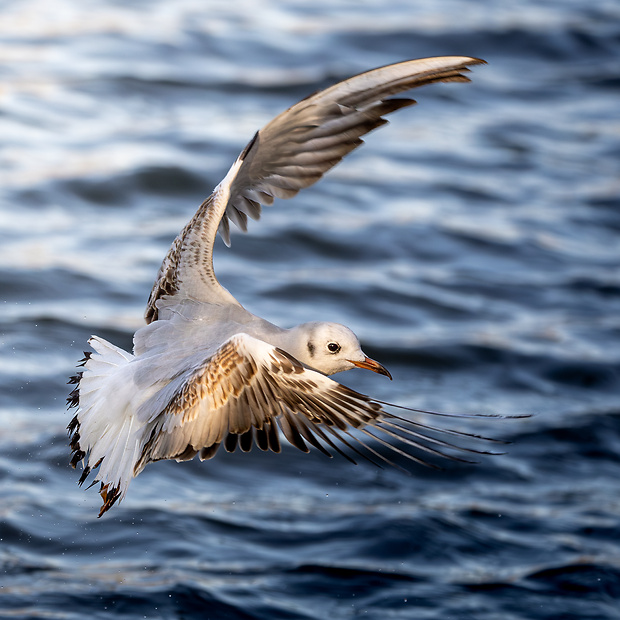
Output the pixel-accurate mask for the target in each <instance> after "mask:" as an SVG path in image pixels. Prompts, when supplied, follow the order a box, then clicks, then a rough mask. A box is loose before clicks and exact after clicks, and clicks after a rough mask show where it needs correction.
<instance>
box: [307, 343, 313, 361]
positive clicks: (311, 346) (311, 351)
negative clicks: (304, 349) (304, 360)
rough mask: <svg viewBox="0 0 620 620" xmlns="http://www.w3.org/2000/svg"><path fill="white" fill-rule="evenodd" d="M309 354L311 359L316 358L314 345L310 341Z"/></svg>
mask: <svg viewBox="0 0 620 620" xmlns="http://www.w3.org/2000/svg"><path fill="white" fill-rule="evenodd" d="M308 353H310V357H314V345H313V344H312V343H311V342H310V341H309V340H308Z"/></svg>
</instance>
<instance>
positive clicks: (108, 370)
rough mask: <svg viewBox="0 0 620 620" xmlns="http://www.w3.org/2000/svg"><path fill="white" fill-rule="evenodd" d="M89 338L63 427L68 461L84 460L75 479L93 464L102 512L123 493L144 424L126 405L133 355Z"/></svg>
mask: <svg viewBox="0 0 620 620" xmlns="http://www.w3.org/2000/svg"><path fill="white" fill-rule="evenodd" d="M88 343H89V344H90V346H91V347H92V349H93V351H92V352H86V353H85V357H84V359H83V360H82V361H81V364H80V365H81V366H83V367H84V370H83V371H81V372H78V373H77V375H76V376H75V377H72V378H71V380H70V381H69V382H70V383H74V384H76V387H75V389H74V390H73V392H71V394H70V395H69V398H68V399H67V401H68V405H69V407H77V408H78V410H77V413H76V415H75V417H74V418H73V420H72V421H71V422H70V423H69V426H68V427H67V428H68V430H69V434H70V435H71V449H72V451H73V457H72V459H71V465H72V466H73V467H74V468H75V467H76V465H77V463H78V462H79V461H82V463H83V472H82V475H81V477H80V480H79V484H80V485H81V484H83V483H84V481H85V480H86V479H87V478H88V475H89V474H90V473H91V470H93V469H96V468H98V471H97V474H96V477H95V479H94V481H93V483H92V484H95V483H97V482H101V488H100V491H99V492H100V493H101V497H102V499H103V506H102V507H101V511H100V513H99V516H101V515H102V514H103V513H104V512H105V511H106V510H108V509H109V508H111V507H112V506H113V505H114V503H115V502H116V501H117V500H121V499H122V498H123V497H124V496H125V493H126V492H127V488H128V486H129V483H130V482H131V479H132V478H133V476H134V466H135V463H136V462H137V460H138V459H139V457H140V451H141V449H142V445H143V442H144V439H143V438H144V428H143V424H141V423H139V421H138V419H137V417H136V415H135V412H134V411H133V407H132V404H131V400H132V394H133V392H134V390H133V378H132V377H133V374H132V372H131V371H130V368H129V364H130V362H131V361H132V360H133V359H135V358H134V356H133V355H132V354H131V353H127V352H126V351H123V350H122V349H119V348H118V347H115V346H114V345H112V344H110V343H109V342H106V341H105V340H103V339H101V338H98V337H97V336H93V337H92V338H91V339H90V340H89V341H88ZM91 486H92V485H91Z"/></svg>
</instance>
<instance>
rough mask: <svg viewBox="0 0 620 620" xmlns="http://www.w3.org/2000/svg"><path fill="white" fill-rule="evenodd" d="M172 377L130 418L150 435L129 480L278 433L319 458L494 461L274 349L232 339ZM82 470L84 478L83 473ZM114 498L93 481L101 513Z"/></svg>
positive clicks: (267, 446)
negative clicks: (164, 462) (159, 465)
mask: <svg viewBox="0 0 620 620" xmlns="http://www.w3.org/2000/svg"><path fill="white" fill-rule="evenodd" d="M178 379H179V380H173V381H172V382H171V383H170V384H169V386H167V387H166V388H164V389H163V390H161V391H160V392H158V393H157V394H156V395H155V396H154V397H152V398H151V399H150V400H148V401H146V403H144V404H143V405H142V406H141V408H140V409H139V410H138V412H137V416H138V418H139V419H140V424H141V425H144V428H148V429H149V436H148V438H145V443H144V447H143V449H142V453H141V455H140V457H139V458H138V459H137V461H136V463H135V466H134V470H133V475H134V476H136V475H138V473H140V471H142V469H143V468H144V467H145V466H146V465H147V464H148V463H150V462H152V461H158V460H161V459H176V460H178V461H183V460H189V459H192V458H194V456H196V455H197V454H198V455H199V456H200V458H201V459H203V460H204V459H209V458H211V457H213V456H214V455H215V453H216V452H217V450H218V448H219V447H220V445H223V446H224V448H225V449H226V450H227V451H229V452H232V451H234V450H235V449H236V447H237V446H239V447H240V448H241V450H243V451H245V452H249V451H250V449H251V448H252V446H253V445H254V444H256V445H257V446H258V447H259V448H260V449H261V450H271V451H273V452H280V434H279V431H278V429H280V430H281V431H282V434H283V435H284V437H285V438H286V439H287V440H288V441H289V443H291V444H292V445H293V446H295V447H296V448H298V449H299V450H302V451H303V452H308V451H309V446H313V447H315V448H317V449H318V450H320V451H321V452H322V453H324V454H325V455H327V456H330V457H331V456H332V452H336V453H338V454H340V455H342V456H344V457H345V458H346V459H348V460H349V461H351V462H353V463H355V458H356V457H361V458H364V459H367V460H370V461H372V462H374V463H375V464H377V465H380V463H378V462H377V461H380V462H385V463H388V464H390V465H394V466H396V467H399V466H398V465H397V464H395V463H394V462H393V461H392V460H391V459H390V457H389V456H388V454H389V453H390V452H391V453H392V454H398V455H401V456H403V457H406V458H408V459H410V460H412V461H415V462H416V463H421V464H424V465H429V466H431V467H436V465H434V464H433V458H434V457H445V458H448V459H452V460H457V461H465V462H471V461H468V460H467V459H466V458H463V457H461V456H459V452H460V453H476V454H493V452H488V451H486V450H480V449H477V448H474V447H471V445H459V443H453V442H452V441H449V440H447V437H450V438H452V437H454V438H456V441H457V442H458V441H459V440H464V441H465V443H466V444H471V442H472V441H473V440H485V441H494V440H490V439H487V438H484V437H480V436H477V435H472V434H470V433H464V432H461V431H456V430H451V429H441V428H436V427H433V426H429V425H426V424H423V423H421V422H419V421H416V420H413V419H410V418H405V417H403V416H398V415H395V414H393V413H390V412H388V411H387V410H386V407H395V405H389V404H388V403H383V402H381V401H377V400H375V399H372V398H370V397H368V396H364V395H363V394H360V393H358V392H356V391H354V390H352V389H350V388H348V387H345V386H344V385H341V384H339V383H337V382H336V381H334V380H332V379H330V378H329V377H327V376H325V375H322V374H321V373H318V372H316V371H314V370H309V369H307V368H305V367H304V366H302V365H301V364H300V363H299V362H298V361H297V360H296V359H295V358H293V357H291V356H290V355H289V354H288V353H286V352H285V351H283V350H282V349H279V348H276V347H274V346H272V345H270V344H267V343H265V342H263V341H262V340H258V339H256V338H253V337H251V336H249V335H247V334H242V333H240V334H236V335H235V336H233V337H232V338H230V339H229V340H227V341H226V342H225V343H224V344H223V345H222V346H221V347H220V348H219V349H218V350H217V351H216V352H215V353H214V354H213V355H211V356H210V357H209V358H208V359H207V360H206V361H205V362H204V363H203V364H202V365H200V366H199V367H197V368H195V369H193V370H191V371H190V372H188V373H186V374H183V375H179V376H178ZM400 409H404V408H403V407H400ZM410 411H416V410H413V409H411V410H410ZM422 413H430V412H422ZM433 415H442V414H433ZM429 456H430V460H427V457H429ZM97 465H98V464H96V465H94V466H93V467H96V466H97ZM85 471H86V472H90V467H87V468H86V469H85ZM86 475H88V474H86ZM84 477H85V476H83V478H84ZM106 482H107V481H106ZM121 496H122V489H121V488H120V486H119V487H114V488H110V485H108V484H107V483H106V484H104V483H103V482H102V497H103V500H104V505H103V507H102V509H101V513H100V514H103V513H104V512H105V511H106V510H108V509H109V508H110V507H111V506H112V505H113V504H114V503H115V502H116V500H117V499H118V498H119V497H121Z"/></svg>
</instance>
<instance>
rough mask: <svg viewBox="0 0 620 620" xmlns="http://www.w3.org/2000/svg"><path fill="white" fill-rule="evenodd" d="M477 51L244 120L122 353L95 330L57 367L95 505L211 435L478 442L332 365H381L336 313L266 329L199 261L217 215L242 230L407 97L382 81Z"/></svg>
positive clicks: (420, 446)
mask: <svg viewBox="0 0 620 620" xmlns="http://www.w3.org/2000/svg"><path fill="white" fill-rule="evenodd" d="M482 62H483V61H482V60H479V59H475V58H467V57H458V56H446V57H435V58H425V59H420V60H410V61H406V62H401V63H397V64H393V65H388V66H385V67H381V68H378V69H374V70H372V71H368V72H365V73H362V74H359V75H356V76H354V77H352V78H350V79H348V80H344V81H342V82H339V83H338V84H335V85H334V86H331V87H329V88H327V89H325V90H322V91H320V92H317V93H315V94H314V95H311V96H309V97H307V98H305V99H303V100H302V101H300V102H299V103H297V104H295V105H293V106H292V107H290V108H289V109H288V110H286V111H285V112H283V113H282V114H280V115H279V116H277V117H276V118H275V119H273V120H272V121H271V122H269V123H268V124H267V125H266V126H265V127H263V128H262V129H261V130H260V131H258V132H257V133H256V134H255V135H254V137H253V138H252V140H251V141H250V142H249V144H248V145H247V146H246V147H245V148H244V149H243V151H242V153H241V155H239V157H238V158H237V160H236V161H235V162H234V163H233V165H232V167H231V168H230V170H229V171H228V173H227V174H226V176H225V177H224V179H223V180H222V181H221V182H220V183H219V185H218V186H217V187H216V188H215V189H214V190H213V193H212V194H211V195H210V196H209V197H208V198H207V199H206V200H205V201H204V202H203V203H202V205H200V207H199V209H198V211H197V212H196V214H195V215H194V217H193V218H192V219H191V220H190V222H189V223H188V224H187V226H185V228H184V229H183V230H182V231H181V233H180V234H179V236H178V237H177V238H176V239H175V240H174V242H173V243H172V246H171V248H170V250H169V252H168V254H167V255H166V257H165V259H164V261H163V263H162V265H161V267H160V269H159V273H158V274H157V279H156V281H155V284H154V286H153V289H152V291H151V294H150V298H149V300H148V304H147V308H146V314H145V318H146V323H147V324H146V325H145V326H144V327H142V328H141V329H139V330H138V331H137V332H136V333H135V335H134V350H133V353H129V352H127V351H124V350H122V349H120V348H118V347H116V346H114V345H113V344H111V343H109V342H106V341H105V340H103V339H102V338H99V337H97V336H93V337H92V338H90V340H89V341H88V342H89V345H90V347H91V351H89V352H86V353H85V358H84V359H83V360H82V361H81V366H82V367H83V369H82V370H81V371H80V372H78V374H77V375H76V376H75V377H72V379H71V380H70V383H74V384H76V386H75V389H74V390H73V392H72V393H71V394H70V396H69V398H68V404H69V407H76V408H77V413H76V415H75V417H74V418H73V420H72V421H71V422H70V424H69V426H68V430H69V434H70V435H71V449H72V453H73V456H72V460H71V464H72V466H73V467H76V465H77V464H78V462H80V461H82V466H83V471H82V475H81V477H80V480H79V482H80V484H82V483H83V482H84V481H85V480H86V479H87V478H88V477H89V475H90V474H91V472H92V473H93V474H94V476H93V477H94V481H93V484H95V483H97V482H100V494H101V497H102V500H103V505H102V507H101V511H100V513H99V516H101V515H102V514H103V513H104V512H106V511H107V510H108V509H109V508H111V507H112V506H113V505H114V504H115V503H116V502H117V501H118V500H121V499H122V498H123V497H124V496H125V494H126V492H127V488H128V486H129V483H130V482H131V479H132V478H133V477H135V476H137V475H138V474H139V473H140V472H141V471H142V470H143V469H144V467H145V466H146V465H147V464H148V463H150V462H153V461H158V460H161V459H175V460H177V461H184V460H189V459H192V458H193V457H194V456H196V455H198V456H199V457H200V459H203V460H204V459H209V458H211V457H213V456H214V454H215V453H216V452H217V450H218V448H219V446H220V445H223V446H224V448H225V449H226V450H227V451H229V452H231V451H233V450H235V448H236V447H237V446H239V447H240V449H241V450H243V451H246V452H247V451H249V450H250V449H251V447H252V445H253V444H254V443H255V444H256V445H257V446H258V448H260V449H261V450H272V451H274V452H279V451H280V442H281V437H282V436H283V437H284V438H286V440H288V442H290V443H291V444H292V445H293V446H295V447H297V448H299V449H300V450H302V451H304V452H308V451H309V446H312V447H314V448H316V449H318V450H320V451H321V452H323V453H325V454H326V455H328V456H332V453H333V452H336V453H339V454H341V455H342V456H344V457H345V458H347V459H348V460H350V461H353V462H355V460H354V458H355V457H358V456H359V457H364V458H368V459H369V460H372V461H373V462H377V461H384V462H388V463H390V464H394V465H396V466H398V465H397V464H395V463H393V462H392V460H391V459H390V458H389V457H388V456H386V453H388V454H389V452H390V451H392V452H393V453H396V454H398V455H401V456H406V457H408V458H409V459H411V460H413V461H415V462H418V463H423V464H431V465H432V457H433V456H442V457H447V458H451V459H455V460H467V459H465V458H463V456H459V454H460V453H459V451H461V453H464V452H474V453H490V452H487V451H486V450H480V449H476V448H472V447H464V446H462V445H460V444H459V441H458V440H459V439H462V440H466V443H468V442H467V440H468V439H469V438H475V439H486V438H480V437H479V436H477V435H474V434H472V433H466V432H463V431H459V430H450V429H445V428H439V429H438V428H435V427H433V426H431V425H428V424H423V423H422V422H420V421H419V420H416V419H413V417H412V416H408V414H407V411H408V412H415V411H417V410H415V409H408V408H406V407H402V406H396V405H390V404H389V403H385V402H382V401H380V400H377V399H374V398H371V397H369V396H365V395H363V394H360V393H358V392H356V391H354V390H352V389H350V388H348V387H345V386H344V385H341V384H339V383H337V382H336V381H334V380H333V379H331V378H330V375H333V374H335V373H338V372H342V371H344V370H349V369H352V368H365V369H368V370H372V371H373V372H376V373H379V374H382V375H386V376H388V377H390V378H391V376H390V373H389V372H388V371H387V370H386V368H384V367H383V366H382V365H381V364H380V363H379V362H376V361H374V360H372V359H370V358H369V357H367V356H366V354H365V353H364V352H363V351H362V349H361V346H360V343H359V341H358V339H357V337H356V336H355V334H354V333H353V332H352V331H351V330H350V329H349V328H347V327H345V326H344V325H340V324H337V323H328V322H310V323H304V324H301V325H297V326H296V327H292V328H290V329H283V328H280V327H278V326H276V325H274V324H272V323H270V322H268V321H266V320H265V319H262V318H260V317H258V316H256V315H254V314H252V313H250V312H248V311H247V310H246V309H245V308H244V307H243V306H242V305H241V304H240V303H239V302H238V301H237V300H236V299H235V298H234V297H233V296H232V294H231V293H229V292H228V291H227V290H226V289H225V288H224V287H223V286H222V285H221V284H220V283H219V282H218V280H217V278H216V276H215V273H214V271H213V246H214V242H215V238H216V235H217V234H218V233H219V234H220V235H221V237H222V238H223V240H224V242H225V243H226V245H230V228H229V222H230V221H232V222H234V223H235V224H236V225H237V226H238V227H239V228H240V229H241V230H243V231H246V230H247V223H248V217H249V218H252V219H254V220H257V219H259V217H260V215H261V205H271V204H272V203H273V201H274V198H291V197H293V196H295V195H296V194H297V193H298V192H299V190H301V189H303V188H305V187H308V186H310V185H312V184H313V183H315V182H316V181H318V180H319V179H320V178H321V177H322V176H323V174H324V173H325V172H327V171H328V170H329V169H330V168H332V167H333V166H335V165H336V164H337V163H338V162H339V161H340V160H341V159H342V158H343V157H344V156H345V155H346V154H347V153H350V152H351V151H353V150H354V149H355V148H357V147H358V146H359V145H360V144H362V136H363V135H365V134H366V133H368V132H370V131H372V130H373V129H376V128H377V127H379V126H381V125H383V124H384V123H385V122H387V121H386V120H385V119H384V116H385V115H387V114H389V113H391V112H394V111H396V110H399V109H400V108H404V107H407V106H410V105H412V104H414V103H415V101H414V100H413V99H411V98H407V97H395V95H399V94H401V93H404V92H406V91H409V90H410V89H412V88H416V87H418V86H423V85H426V84H431V83H433V82H467V81H469V79H468V78H467V76H466V73H467V71H468V67H470V66H473V65H477V64H480V63H482ZM403 410H407V411H403ZM394 411H400V412H401V414H400V415H399V414H397V413H394ZM423 413H432V412H423ZM434 415H444V414H434ZM474 417H476V416H474ZM454 437H456V438H457V439H456V442H454V441H455V440H454V439H452V438H454ZM455 453H456V454H455ZM425 455H431V460H430V461H426V460H425ZM377 464H379V463H377ZM91 486H92V485H91Z"/></svg>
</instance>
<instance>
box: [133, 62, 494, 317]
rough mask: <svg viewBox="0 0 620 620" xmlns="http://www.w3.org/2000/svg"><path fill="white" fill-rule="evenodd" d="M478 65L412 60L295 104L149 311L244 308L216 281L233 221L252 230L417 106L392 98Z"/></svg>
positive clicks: (258, 146) (216, 202)
mask: <svg viewBox="0 0 620 620" xmlns="http://www.w3.org/2000/svg"><path fill="white" fill-rule="evenodd" d="M483 62H484V61H482V60H479V59H476V58H467V57H461V56H441V57H436V58H425V59H420V60H409V61H406V62H401V63H398V64H394V65H388V66H386V67H381V68H379V69H374V70H372V71H368V72H366V73H361V74H359V75H356V76H354V77H352V78H349V79H348V80H345V81H343V82H339V83H338V84H335V85H334V86H331V87H330V88H327V89H325V90H323V91H320V92H318V93H316V94H314V95H311V96H310V97H307V98H306V99H303V100H302V101H300V102H299V103H297V104H295V105H294V106H292V107H291V108H289V109H288V110H286V111H285V112H283V113H282V114H280V115H279V116H277V117H276V118H275V119H274V120H272V121H271V122H270V123H268V124H267V125H266V126H265V127H263V128H262V129H261V130H260V131H258V132H257V133H256V135H255V136H254V138H253V139H252V140H251V141H250V143H249V144H248V145H247V146H246V147H245V149H244V150H243V152H242V153H241V155H240V156H239V158H238V159H237V160H236V161H235V163H234V164H233V166H232V167H231V169H230V171H229V172H228V174H227V175H226V177H225V178H224V179H223V181H222V182H221V183H220V184H219V185H218V186H217V187H216V188H215V190H214V192H213V194H211V196H210V197H209V198H208V199H207V200H206V201H205V202H204V203H203V204H202V205H201V206H200V208H199V209H198V211H197V212H196V214H195V215H194V217H193V218H192V220H191V221H190V222H189V224H188V225H187V226H186V227H185V228H184V229H183V231H182V232H181V233H180V235H179V236H178V237H177V238H176V239H175V241H174V242H173V244H172V247H171V248H170V250H169V252H168V254H167V256H166V258H165V259H164V262H163V263H162V265H161V268H160V270H159V273H158V276H157V280H156V282H155V285H154V286H153V290H152V291H151V295H150V298H149V302H148V305H147V310H146V315H145V316H146V320H147V322H149V323H150V322H151V321H153V320H155V319H157V316H158V309H157V306H156V302H157V300H158V299H159V298H161V297H162V296H164V295H167V296H174V295H179V296H186V297H191V298H193V299H197V300H199V301H206V302H213V303H218V304H222V303H234V304H236V303H238V302H237V301H236V300H235V298H234V297H233V296H232V295H231V294H230V293H229V292H228V291H227V290H226V289H224V288H223V287H222V286H221V285H220V284H219V282H218V281H217V279H216V277H215V274H214V273H213V244H214V241H215V236H216V234H217V231H218V230H219V232H220V234H221V236H222V238H223V239H224V241H225V242H226V244H230V228H229V221H233V222H234V223H235V224H237V226H239V228H241V230H243V231H245V230H246V229H247V220H248V217H250V218H252V219H258V218H259V217H260V214H261V204H262V205H270V204H272V203H273V200H274V198H291V197H292V196H294V195H295V194H297V192H299V190H300V189H303V188H305V187H308V186H310V185H312V184H313V183H315V182H316V181H318V180H319V179H320V178H321V176H323V174H325V172H327V171H328V170H329V169H330V168H332V167H333V166H335V165H336V164H337V163H338V162H339V161H340V160H341V159H342V158H343V157H344V156H345V155H346V154H347V153H350V152H351V151H352V150H353V149H355V148H357V147H358V146H359V145H360V144H362V139H361V137H362V136H363V135H365V134H366V133H368V132H369V131H372V130H373V129H375V128H377V127H379V126H380V125H383V124H384V123H385V122H386V121H385V119H384V118H383V116H384V115H386V114H389V113H390V112H393V111H395V110H398V109H400V108H402V107H405V106H409V105H412V104H414V103H415V101H414V100H413V99H409V98H390V97H392V96H393V95H396V94H398V93H402V92H405V91H408V90H410V89H412V88H416V87H418V86H423V85H425V84H431V83H433V82H467V81H469V79H468V78H467V77H466V76H465V75H464V73H465V72H467V71H468V68H467V67H468V66H472V65H476V64H480V63H483Z"/></svg>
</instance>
